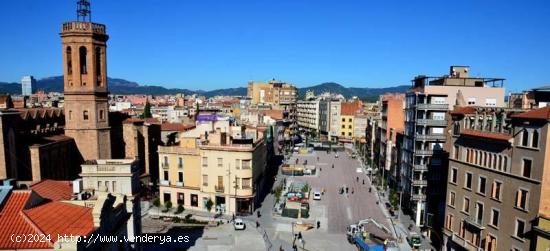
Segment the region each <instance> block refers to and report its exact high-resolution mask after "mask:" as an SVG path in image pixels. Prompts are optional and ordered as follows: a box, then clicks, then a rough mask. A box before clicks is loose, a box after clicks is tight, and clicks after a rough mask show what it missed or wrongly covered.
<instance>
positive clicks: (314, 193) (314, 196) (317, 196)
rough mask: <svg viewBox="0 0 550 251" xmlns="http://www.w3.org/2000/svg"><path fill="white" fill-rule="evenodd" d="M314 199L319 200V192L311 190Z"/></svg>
mask: <svg viewBox="0 0 550 251" xmlns="http://www.w3.org/2000/svg"><path fill="white" fill-rule="evenodd" d="M313 199H314V200H321V192H313Z"/></svg>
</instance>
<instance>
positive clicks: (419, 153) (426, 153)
mask: <svg viewBox="0 0 550 251" xmlns="http://www.w3.org/2000/svg"><path fill="white" fill-rule="evenodd" d="M415 153H416V154H417V155H432V154H433V151H432V150H416V151H415Z"/></svg>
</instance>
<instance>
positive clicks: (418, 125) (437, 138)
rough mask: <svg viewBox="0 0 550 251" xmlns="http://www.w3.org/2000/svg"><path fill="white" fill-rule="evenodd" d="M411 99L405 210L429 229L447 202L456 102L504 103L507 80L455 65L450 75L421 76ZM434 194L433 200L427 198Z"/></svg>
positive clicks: (403, 169) (406, 141)
mask: <svg viewBox="0 0 550 251" xmlns="http://www.w3.org/2000/svg"><path fill="white" fill-rule="evenodd" d="M412 82H413V86H412V88H411V90H410V91H408V92H407V94H406V98H405V128H404V129H405V130H404V138H403V140H404V142H403V147H404V149H403V153H402V154H403V156H401V159H402V165H401V175H402V177H401V179H400V180H401V187H402V188H403V196H402V198H403V203H402V205H403V206H404V211H405V212H407V213H409V214H410V215H411V216H412V217H413V219H414V221H415V223H416V225H418V226H421V227H427V228H428V233H429V231H430V230H429V227H430V226H429V224H427V223H429V222H428V221H427V217H434V216H435V217H437V216H440V215H441V214H440V213H438V212H439V211H440V209H441V208H443V205H444V200H445V199H444V198H445V194H444V193H442V191H444V189H442V188H443V187H444V185H445V184H446V183H445V182H444V181H443V180H444V178H442V177H444V176H442V174H443V175H444V173H445V172H446V169H445V165H444V164H445V163H446V160H445V154H444V152H443V151H442V150H443V144H444V142H445V128H446V126H447V112H448V111H449V110H450V109H452V105H453V104H460V105H464V106H484V107H503V106H504V104H505V103H504V87H503V82H504V79H497V78H482V77H475V78H473V77H470V76H469V67H467V66H451V67H450V73H449V75H444V76H441V77H428V76H424V75H421V76H417V77H416V78H415V79H414V80H413V81H412ZM427 198H429V200H428V199H427Z"/></svg>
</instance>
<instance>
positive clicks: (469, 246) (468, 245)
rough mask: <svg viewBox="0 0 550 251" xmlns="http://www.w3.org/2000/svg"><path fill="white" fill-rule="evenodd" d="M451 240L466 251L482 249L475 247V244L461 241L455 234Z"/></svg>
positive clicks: (479, 250)
mask: <svg viewBox="0 0 550 251" xmlns="http://www.w3.org/2000/svg"><path fill="white" fill-rule="evenodd" d="M451 240H452V241H453V242H454V243H456V244H457V245H459V246H461V247H463V248H464V249H466V250H468V251H481V250H483V248H481V247H478V246H476V245H475V244H473V243H471V242H469V241H467V240H465V239H463V238H462V237H460V236H458V235H457V234H456V233H453V235H452V236H451Z"/></svg>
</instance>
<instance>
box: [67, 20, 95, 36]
mask: <svg viewBox="0 0 550 251" xmlns="http://www.w3.org/2000/svg"><path fill="white" fill-rule="evenodd" d="M61 30H62V32H90V33H96V34H105V25H103V24H96V23H90V22H78V21H73V22H66V23H64V24H63V27H62V28H61Z"/></svg>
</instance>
